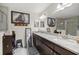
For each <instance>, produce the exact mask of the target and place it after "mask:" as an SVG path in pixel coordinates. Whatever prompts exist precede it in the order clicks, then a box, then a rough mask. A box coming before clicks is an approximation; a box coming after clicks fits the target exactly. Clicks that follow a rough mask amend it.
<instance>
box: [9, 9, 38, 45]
mask: <svg viewBox="0 0 79 59" xmlns="http://www.w3.org/2000/svg"><path fill="white" fill-rule="evenodd" d="M11 10H13V11H19V12H25V13H30V24H29V25H28V26H14V24H12V23H11ZM8 12H9V13H8V14H9V15H8V18H9V19H8V20H9V32H10V34H11V31H12V30H14V31H15V33H16V40H18V39H22V42H23V46H25V28H32V31H33V23H34V20H35V19H36V17H37V14H34V13H31V12H29V11H27V10H25V9H19V8H9V11H8Z"/></svg>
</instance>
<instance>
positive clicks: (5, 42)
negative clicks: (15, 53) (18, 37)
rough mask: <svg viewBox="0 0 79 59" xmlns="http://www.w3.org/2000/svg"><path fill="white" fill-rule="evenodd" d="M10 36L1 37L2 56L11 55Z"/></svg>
mask: <svg viewBox="0 0 79 59" xmlns="http://www.w3.org/2000/svg"><path fill="white" fill-rule="evenodd" d="M12 48H13V47H12V36H10V35H8V36H3V55H12Z"/></svg>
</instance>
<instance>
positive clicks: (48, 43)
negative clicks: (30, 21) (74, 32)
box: [33, 32, 79, 55]
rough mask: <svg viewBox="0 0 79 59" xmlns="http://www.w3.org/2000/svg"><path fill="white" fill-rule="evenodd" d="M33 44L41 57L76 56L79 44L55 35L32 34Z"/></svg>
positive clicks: (78, 51)
mask: <svg viewBox="0 0 79 59" xmlns="http://www.w3.org/2000/svg"><path fill="white" fill-rule="evenodd" d="M33 43H34V46H35V47H36V48H37V50H38V51H39V53H40V54H41V55H77V54H79V44H78V43H76V42H74V41H72V40H70V39H65V38H62V37H60V36H57V35H53V34H46V33H41V32H34V33H33Z"/></svg>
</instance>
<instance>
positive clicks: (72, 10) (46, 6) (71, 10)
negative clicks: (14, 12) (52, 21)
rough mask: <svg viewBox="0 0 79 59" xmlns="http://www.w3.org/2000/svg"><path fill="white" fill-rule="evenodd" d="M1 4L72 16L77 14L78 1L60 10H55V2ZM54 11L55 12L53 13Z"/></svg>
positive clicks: (78, 13) (57, 15)
mask: <svg viewBox="0 0 79 59" xmlns="http://www.w3.org/2000/svg"><path fill="white" fill-rule="evenodd" d="M1 5H3V6H7V7H10V8H13V9H14V8H16V9H20V10H25V11H26V10H27V11H30V12H33V13H38V14H40V13H41V12H47V13H48V14H50V15H51V16H52V17H63V18H67V17H72V16H79V3H73V4H72V6H70V7H67V8H65V9H63V10H61V11H58V12H55V10H56V7H57V6H56V3H2V4H1ZM54 12H55V13H54Z"/></svg>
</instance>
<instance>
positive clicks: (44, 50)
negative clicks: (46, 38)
mask: <svg viewBox="0 0 79 59" xmlns="http://www.w3.org/2000/svg"><path fill="white" fill-rule="evenodd" d="M40 47H41V54H42V55H52V54H53V51H52V50H51V49H50V48H49V47H47V46H46V45H45V44H44V43H41V46H40Z"/></svg>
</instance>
